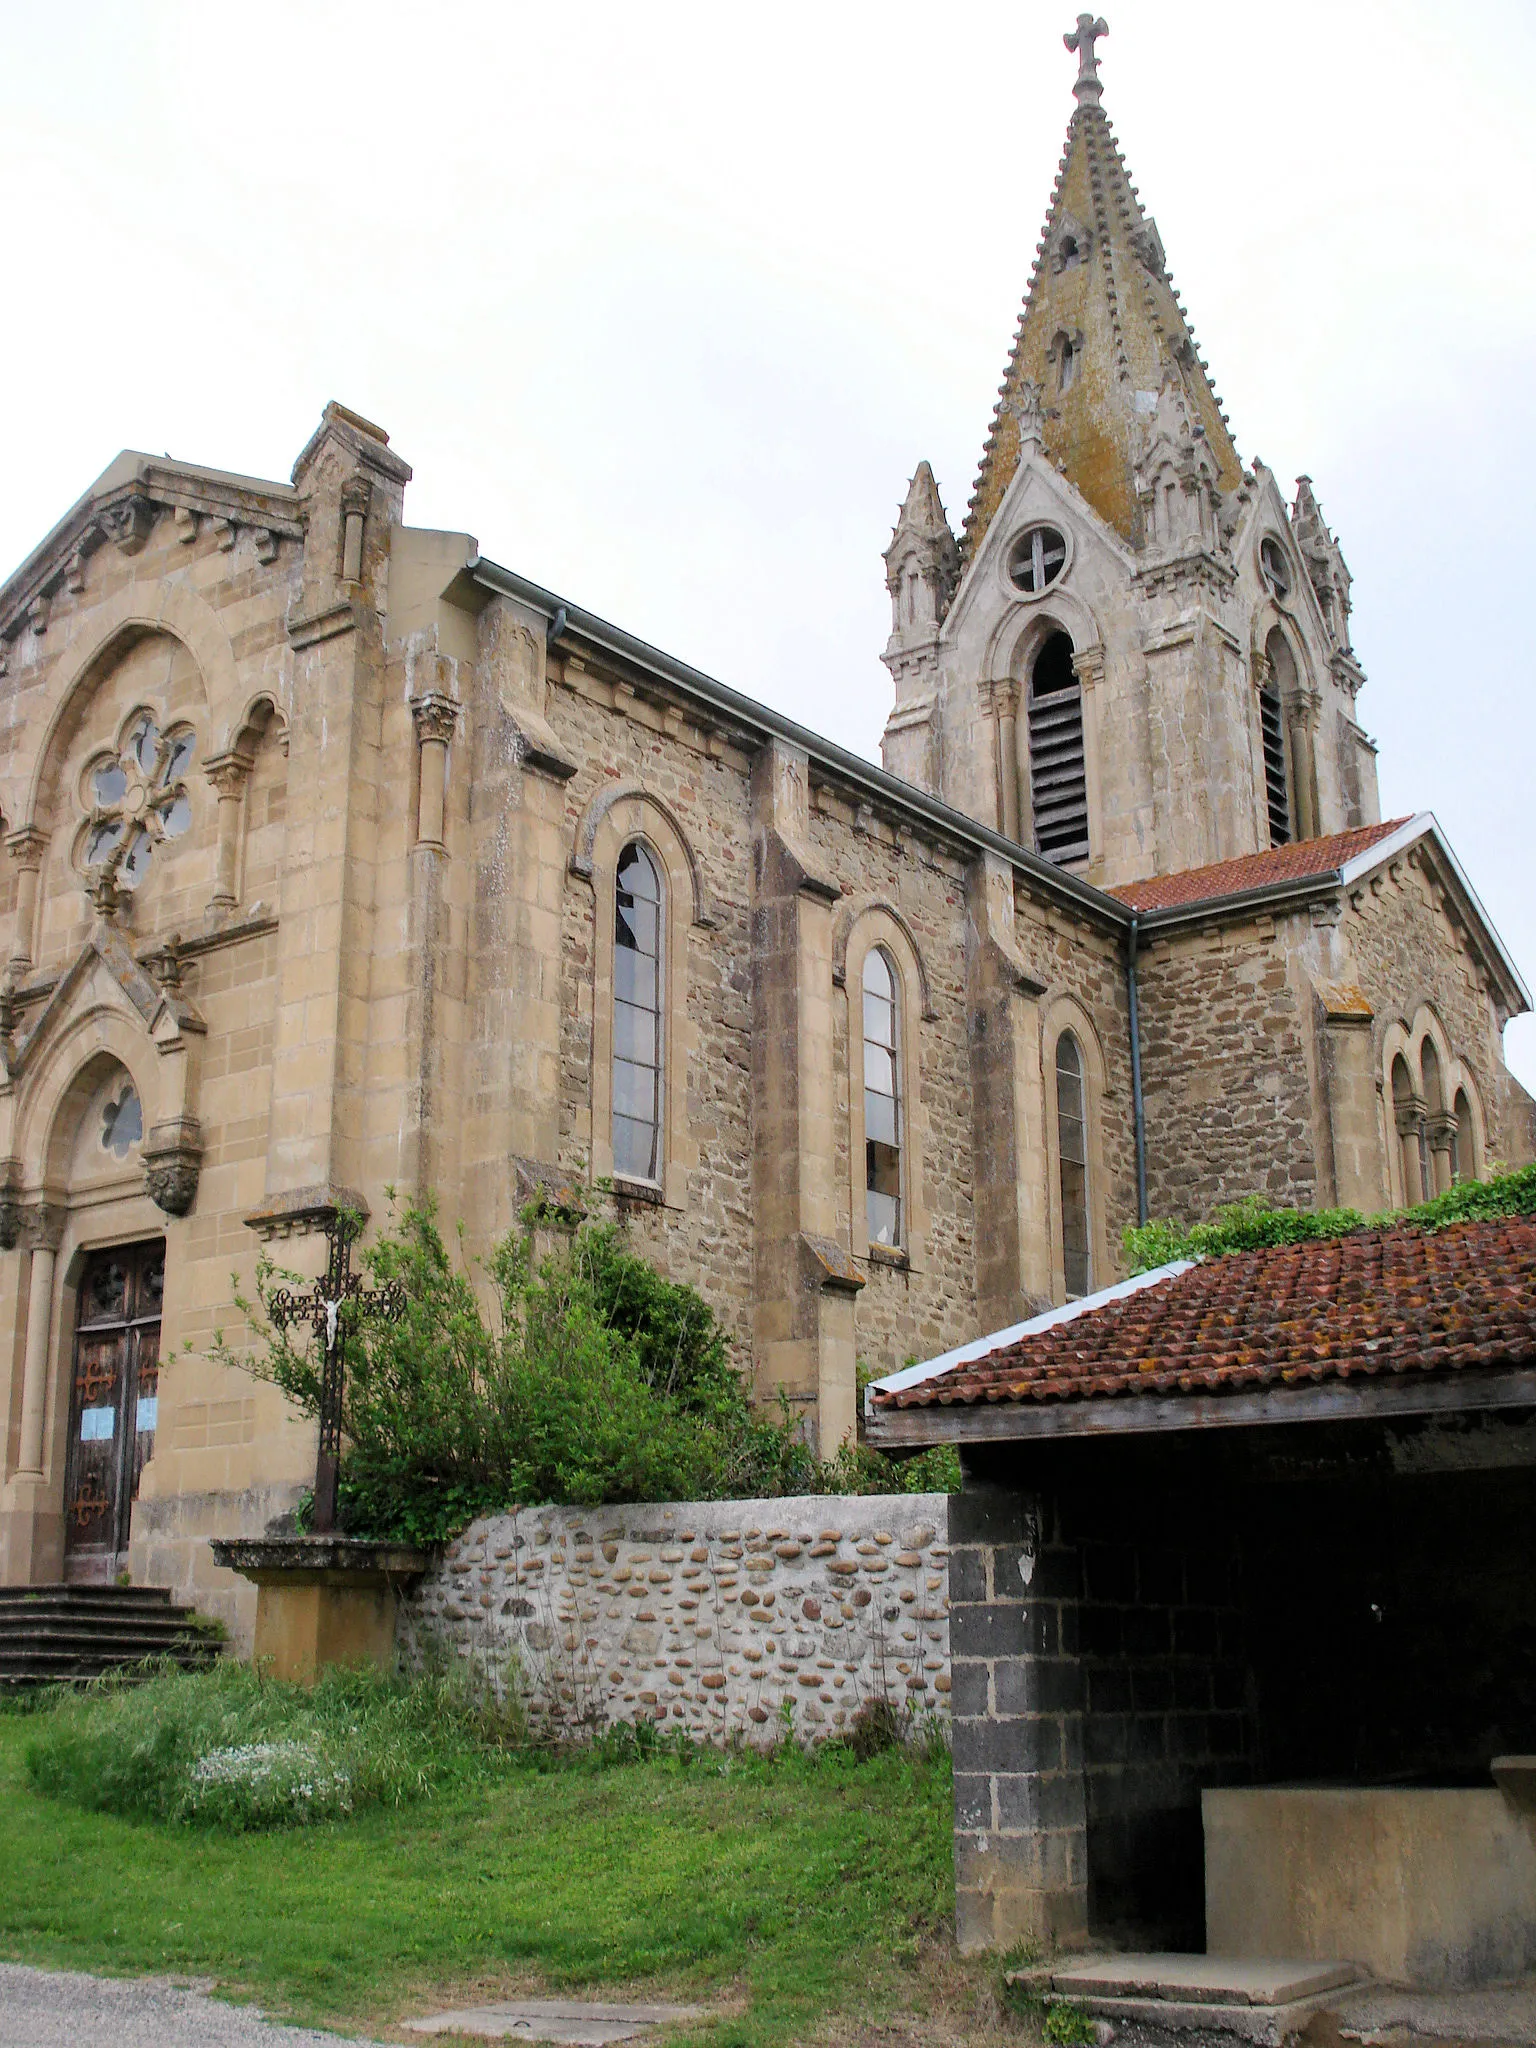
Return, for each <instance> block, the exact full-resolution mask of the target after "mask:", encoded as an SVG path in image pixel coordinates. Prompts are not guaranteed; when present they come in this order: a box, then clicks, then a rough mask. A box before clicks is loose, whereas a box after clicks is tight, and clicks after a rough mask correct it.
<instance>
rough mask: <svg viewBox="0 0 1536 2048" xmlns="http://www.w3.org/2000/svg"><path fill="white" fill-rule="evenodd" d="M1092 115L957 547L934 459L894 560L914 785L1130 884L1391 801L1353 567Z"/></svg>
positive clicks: (889, 746) (1046, 241) (906, 514)
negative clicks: (1205, 322)
mask: <svg viewBox="0 0 1536 2048" xmlns="http://www.w3.org/2000/svg"><path fill="white" fill-rule="evenodd" d="M1107 34H1108V28H1107V25H1106V24H1105V22H1104V21H1103V20H1102V19H1100V18H1098V17H1096V16H1093V15H1088V14H1083V15H1080V16H1079V17H1078V20H1077V25H1076V27H1075V29H1074V30H1073V31H1072V32H1071V33H1070V34H1069V35H1068V36H1067V37H1066V38H1065V41H1066V44H1067V47H1068V49H1070V50H1072V51H1073V52H1074V53H1075V54H1076V56H1077V60H1078V74H1077V80H1076V83H1075V85H1074V87H1073V94H1074V97H1075V99H1076V102H1077V104H1076V107H1075V109H1074V112H1073V114H1072V118H1071V122H1070V124H1069V126H1068V130H1067V142H1066V148H1065V151H1064V152H1063V155H1062V158H1061V164H1060V167H1059V170H1058V173H1057V177H1056V183H1055V187H1054V189H1053V191H1052V193H1051V199H1050V204H1049V207H1048V209H1047V213H1046V221H1045V228H1044V231H1043V233H1042V235H1041V238H1040V242H1039V244H1038V246H1037V248H1036V252H1035V262H1034V267H1033V270H1032V272H1031V276H1030V281H1029V289H1028V292H1027V295H1026V297H1025V302H1024V309H1023V312H1022V314H1021V316H1020V319H1019V325H1018V329H1017V331H1016V333H1015V336H1014V340H1013V346H1012V348H1011V350H1010V353H1009V358H1008V364H1007V369H1006V372H1005V375H1004V378H1003V381H1002V384H1001V385H1000V387H999V391H998V398H997V403H996V406H995V408H994V411H993V415H992V423H991V427H990V429H989V432H988V435H987V440H986V445H985V447H984V448H983V450H982V456H981V463H980V467H979V469H978V472H977V478H976V487H975V490H974V491H973V492H972V495H971V500H970V507H969V510H968V512H967V515H966V519H965V523H964V527H963V530H962V532H961V535H960V539H959V543H958V547H957V546H956V543H955V541H954V538H953V536H952V535H951V533H950V530H949V525H948V521H947V520H946V519H945V517H944V513H943V507H942V505H941V504H940V501H939V494H938V489H937V485H936V483H935V481H934V478H933V476H932V473H931V471H930V470H929V469H928V467H927V465H926V464H924V465H923V466H922V467H921V468H920V470H919V471H918V474H917V476H916V477H915V478H914V479H913V482H912V487H911V490H910V491H909V493H908V496H907V502H906V504H905V506H904V507H903V509H902V514H901V518H900V521H899V522H898V525H897V528H896V532H895V536H894V538H893V539H892V542H891V546H890V548H889V549H888V550H887V552H886V556H885V560H886V568H887V585H888V588H889V590H890V594H891V600H892V608H893V630H892V634H891V639H890V642H889V644H888V645H887V648H886V650H885V656H884V659H885V662H886V665H887V666H888V667H889V668H890V670H891V674H892V677H893V679H894V681H895V684H896V692H895V696H896V701H895V707H894V710H893V712H892V716H891V718H890V721H889V723H888V724H887V727H886V732H885V738H884V748H883V751H884V759H885V763H886V766H887V767H888V768H890V769H891V770H892V772H893V773H895V774H898V775H902V776H904V777H906V778H907V779H908V780H910V781H913V782H916V783H919V784H921V785H922V786H924V787H927V788H930V789H932V790H934V791H935V792H936V793H937V794H939V795H940V796H942V797H944V798H945V799H946V801H948V802H949V803H951V804H954V805H955V806H956V807H957V808H958V809H961V810H964V811H967V812H969V813H970V814H971V815H972V816H973V817H976V818H979V819H981V820H982V821H983V822H984V823H986V824H988V825H992V826H994V827H995V828H996V829H997V830H999V831H1001V832H1003V833H1004V834H1005V835H1007V836H1008V837H1010V838H1014V839H1017V840H1018V841H1019V843H1020V844H1022V845H1023V846H1025V847H1027V848H1028V849H1029V850H1031V851H1033V852H1035V853H1037V854H1039V855H1040V856H1041V857H1042V858H1044V859H1047V860H1050V861H1052V862H1053V863H1054V864H1056V865H1058V866H1065V867H1071V868H1074V869H1076V870H1077V871H1078V872H1080V873H1082V874H1084V875H1085V876H1086V877H1087V878H1088V879H1090V880H1092V881H1095V882H1100V883H1103V884H1106V885H1108V886H1110V887H1114V886H1117V885H1118V884H1120V883H1122V882H1128V881H1133V880H1138V879H1141V878H1143V877H1145V876H1147V875H1152V874H1166V873H1172V872H1176V871H1178V870H1180V869H1184V868H1192V867H1199V866H1204V865H1207V864H1209V863H1212V862H1217V861H1224V860H1231V859H1237V858H1240V857H1242V856H1244V855H1246V854H1250V853H1257V852H1262V851H1264V850H1265V849H1266V848H1268V847H1269V846H1270V845H1271V844H1272V843H1273V842H1274V841H1275V840H1276V839H1279V838H1286V837H1289V838H1304V837H1308V836H1314V835H1317V834H1321V833H1328V832H1334V831H1341V830H1347V829H1349V828H1351V827H1353V826H1355V825H1359V824H1362V823H1368V822H1370V821H1371V820H1372V819H1374V817H1375V816H1376V794H1375V760H1374V749H1373V748H1372V747H1371V744H1370V742H1369V740H1368V739H1367V738H1366V736H1365V735H1364V733H1363V732H1361V730H1360V729H1359V727H1358V726H1357V725H1356V724H1355V722H1354V718H1353V704H1354V698H1355V695H1356V693H1357V692H1358V690H1359V688H1360V685H1361V683H1362V681H1363V680H1364V678H1363V675H1362V673H1361V671H1360V669H1359V667H1358V664H1357V663H1356V662H1355V659H1354V656H1353V653H1352V651H1351V649H1350V645H1349V627H1348V614H1349V572H1348V570H1347V569H1346V568H1345V566H1344V561H1343V557H1342V555H1341V554H1340V552H1339V549H1338V545H1337V543H1336V542H1335V541H1334V539H1333V536H1332V535H1331V534H1330V533H1329V531H1328V528H1327V527H1326V525H1325V524H1324V523H1323V520H1322V516H1321V514H1320V512H1319V511H1318V509H1317V504H1316V500H1315V499H1314V498H1313V496H1312V492H1311V486H1310V484H1308V483H1307V482H1306V480H1305V479H1303V480H1302V483H1301V485H1300V486H1299V488H1298V496H1297V501H1296V507H1295V510H1294V512H1291V511H1288V509H1287V507H1286V506H1285V504H1284V501H1283V500H1282V499H1280V497H1279V495H1278V493H1277V491H1276V490H1275V487H1274V479H1273V477H1272V476H1271V475H1270V473H1269V472H1268V471H1267V470H1264V469H1263V468H1262V466H1261V465H1257V464H1256V465H1255V466H1254V468H1253V469H1251V470H1248V469H1245V468H1244V467H1243V464H1242V462H1241V460H1240V458H1239V456H1238V452H1237V449H1236V446H1235V444H1234V442H1233V439H1232V435H1231V431H1230V428H1229V423H1228V420H1227V416H1226V414H1225V412H1224V411H1223V410H1222V407H1221V403H1220V400H1219V399H1218V397H1217V395H1216V391H1215V387H1214V386H1213V384H1212V382H1211V378H1210V373H1209V370H1208V368H1207V365H1206V363H1205V360H1204V358H1203V357H1202V356H1201V354H1200V352H1199V349H1198V347H1197V346H1196V343H1195V339H1194V335H1193V333H1192V332H1191V329H1190V326H1189V322H1188V319H1187V318H1186V316H1185V312H1184V308H1183V306H1182V304H1181V302H1180V300H1179V296H1178V293H1177V291H1176V290H1175V288H1174V286H1173V283H1172V280H1171V278H1170V276H1169V271H1168V259H1167V254H1166V251H1165V250H1164V247H1163V243H1162V238H1161V236H1160V235H1159V233H1158V230H1157V224H1156V222H1155V221H1153V220H1152V218H1151V216H1150V215H1149V214H1147V213H1146V212H1145V210H1144V209H1143V207H1142V204H1141V200H1140V198H1139V196H1138V194H1137V191H1136V188H1135V186H1134V185H1133V184H1132V182H1131V179H1130V174H1129V172H1128V171H1127V169H1126V166H1125V161H1124V159H1123V157H1122V156H1121V154H1120V150H1119V146H1118V144H1117V143H1116V141H1115V137H1114V132H1113V130H1112V129H1111V127H1110V125H1109V119H1108V116H1107V115H1106V114H1105V112H1104V107H1103V90H1102V85H1101V81H1100V78H1099V69H1098V44H1099V43H1100V42H1101V41H1102V39H1103V38H1104V36H1105V35H1107Z"/></svg>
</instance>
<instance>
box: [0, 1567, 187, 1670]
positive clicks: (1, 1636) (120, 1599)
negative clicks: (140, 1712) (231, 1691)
mask: <svg viewBox="0 0 1536 2048" xmlns="http://www.w3.org/2000/svg"><path fill="white" fill-rule="evenodd" d="M221 1647H222V1644H221V1641H220V1638H219V1637H218V1635H217V1634H215V1633H214V1632H213V1631H212V1630H210V1629H209V1628H208V1627H207V1625H206V1624H205V1623H204V1622H202V1621H201V1620H200V1619H199V1617H198V1616H197V1615H196V1614H194V1612H193V1611H192V1609H191V1608H189V1607H178V1606H176V1605H175V1604H174V1603H173V1602H172V1599H171V1596H170V1594H169V1593H168V1592H167V1591H166V1590H165V1589H164V1588H163V1587H160V1586H74V1585H51V1586H0V1690H5V1691H10V1690H14V1689H17V1688H20V1687H23V1686H32V1685H57V1684H65V1685H78V1684H82V1683H84V1682H85V1681H86V1680H87V1679H91V1678H99V1677H101V1676H102V1675H103V1674H104V1673H106V1672H108V1671H121V1670H123V1669H125V1668H127V1667H129V1666H131V1665H134V1664H140V1663H142V1662H143V1661H144V1659H145V1658H147V1657H166V1658H169V1659H171V1660H172V1662H174V1663H176V1664H179V1665H180V1666H181V1668H182V1669H183V1670H184V1671H197V1670H202V1669H204V1668H205V1667H206V1666H207V1665H209V1664H211V1663H212V1662H213V1661H214V1660H215V1658H217V1656H218V1655H219V1652H220V1649H221Z"/></svg>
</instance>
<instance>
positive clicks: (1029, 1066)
mask: <svg viewBox="0 0 1536 2048" xmlns="http://www.w3.org/2000/svg"><path fill="white" fill-rule="evenodd" d="M1044 991H1045V985H1044V983H1043V982H1041V981H1039V980H1037V979H1036V978H1035V977H1034V976H1033V975H1031V973H1030V972H1029V969H1028V968H1027V967H1026V965H1025V963H1024V961H1023V959H1022V957H1021V956H1020V954H1019V952H1018V949H1017V946H1016V944H1015V940H1014V900H1013V869H1012V866H1011V865H1010V864H1009V862H1007V861H1006V860H1004V859H1003V858H1002V857H1001V856H1000V855H998V854H992V853H987V854H983V855H982V856H981V857H980V858H979V859H978V860H976V861H975V862H974V863H973V864H972V867H971V870H970V874H969V877H968V878H967V885H966V1001H967V1010H968V1017H969V1033H970V1052H971V1107H972V1138H971V1141H972V1147H973V1157H974V1160H975V1199H976V1317H977V1327H978V1328H979V1329H982V1330H999V1329H1004V1328H1006V1327H1007V1325H1008V1324H1010V1323H1016V1322H1019V1321H1021V1320H1022V1319H1023V1317H1025V1316H1026V1315H1029V1314H1032V1313H1033V1312H1034V1311H1035V1310H1036V1309H1039V1308H1043V1307H1045V1306H1046V1305H1047V1304H1048V1302H1049V1299H1050V1288H1051V1244H1050V1217H1049V1209H1048V1194H1047V1185H1046V1174H1047V1152H1046V1145H1045V1086H1044V1077H1043V1075H1042V1073H1041V1069H1040V997H1041V996H1042V995H1043V994H1044Z"/></svg>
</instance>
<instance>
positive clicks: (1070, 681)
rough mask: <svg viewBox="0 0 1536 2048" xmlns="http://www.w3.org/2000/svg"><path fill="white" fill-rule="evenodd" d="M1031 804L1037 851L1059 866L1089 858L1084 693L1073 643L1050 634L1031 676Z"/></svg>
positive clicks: (1037, 656)
mask: <svg viewBox="0 0 1536 2048" xmlns="http://www.w3.org/2000/svg"><path fill="white" fill-rule="evenodd" d="M1029 801H1030V813H1031V816H1032V817H1033V820H1034V828H1035V851H1036V852H1037V853H1038V854H1039V855H1040V856H1041V858H1042V859H1043V860H1049V861H1055V862H1057V863H1058V865H1060V864H1062V863H1065V862H1068V861H1075V860H1086V859H1087V858H1088V769H1087V761H1086V758H1085V755H1084V752H1083V691H1082V685H1081V684H1080V683H1079V681H1078V679H1077V672H1076V670H1075V669H1074V668H1073V666H1072V642H1071V641H1070V640H1069V639H1068V638H1067V636H1066V634H1065V633H1052V634H1051V636H1050V638H1049V639H1048V640H1047V641H1046V642H1045V645H1044V646H1043V647H1042V648H1041V649H1040V652H1039V653H1038V654H1037V655H1036V656H1035V665H1034V667H1033V669H1031V671H1030V677H1029Z"/></svg>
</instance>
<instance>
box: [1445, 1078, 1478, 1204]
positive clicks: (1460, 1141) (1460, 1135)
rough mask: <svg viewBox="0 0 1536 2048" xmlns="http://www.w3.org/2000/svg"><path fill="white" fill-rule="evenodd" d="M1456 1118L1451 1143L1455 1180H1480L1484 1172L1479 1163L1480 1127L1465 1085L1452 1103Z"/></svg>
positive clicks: (1452, 1171)
mask: <svg viewBox="0 0 1536 2048" xmlns="http://www.w3.org/2000/svg"><path fill="white" fill-rule="evenodd" d="M1452 1114H1453V1116H1454V1117H1455V1119H1456V1128H1455V1133H1454V1136H1453V1139H1452V1145H1451V1175H1452V1178H1453V1180H1456V1181H1458V1182H1459V1181H1468V1180H1480V1179H1481V1178H1482V1174H1481V1172H1480V1170H1479V1163H1478V1129H1477V1122H1476V1118H1475V1116H1474V1113H1473V1109H1472V1098H1471V1096H1470V1095H1469V1094H1468V1092H1467V1090H1466V1088H1465V1087H1461V1088H1458V1089H1457V1090H1456V1099H1455V1101H1454V1103H1453V1104H1452Z"/></svg>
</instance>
